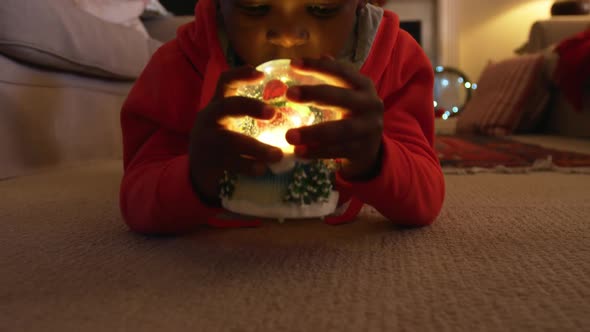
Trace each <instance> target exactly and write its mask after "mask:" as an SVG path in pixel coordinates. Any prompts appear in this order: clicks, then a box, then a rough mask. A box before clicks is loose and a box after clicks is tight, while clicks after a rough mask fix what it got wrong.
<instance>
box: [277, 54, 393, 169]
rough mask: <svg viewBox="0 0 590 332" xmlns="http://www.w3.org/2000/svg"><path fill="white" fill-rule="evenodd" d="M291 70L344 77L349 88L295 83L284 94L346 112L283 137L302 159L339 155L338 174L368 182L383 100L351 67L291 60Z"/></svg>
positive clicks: (376, 155) (377, 153)
mask: <svg viewBox="0 0 590 332" xmlns="http://www.w3.org/2000/svg"><path fill="white" fill-rule="evenodd" d="M291 66H292V67H293V68H294V69H295V70H301V71H310V72H319V73H321V74H324V75H328V76H331V77H334V78H336V79H340V80H344V81H345V82H346V83H348V85H350V87H351V89H345V88H340V87H334V86H330V85H317V86H305V85H302V86H295V87H291V88H290V89H289V90H288V91H287V98H289V99H291V100H293V101H298V102H310V103H313V104H316V105H326V106H336V107H339V108H342V109H345V110H346V111H347V113H346V114H345V115H344V117H343V119H342V120H338V121H332V122H325V123H320V124H317V125H314V126H310V127H303V128H298V129H292V130H289V131H288V132H287V141H288V142H289V143H290V144H293V145H295V146H296V148H295V154H297V155H299V156H300V157H302V158H309V159H316V158H318V159H323V158H344V159H345V160H344V161H345V162H344V163H343V167H342V170H341V175H342V176H343V177H344V178H345V179H347V180H368V179H370V178H372V177H374V176H376V175H377V174H378V172H379V166H380V161H381V144H382V141H381V135H382V133H383V108H384V106H383V102H382V100H381V99H380V98H379V96H378V95H377V91H376V90H375V87H374V86H373V82H372V81H371V80H370V79H369V78H368V77H365V76H364V75H362V74H361V73H359V72H358V71H357V70H355V69H354V68H351V67H349V66H347V65H345V64H342V63H338V62H336V61H334V60H333V59H331V58H328V57H322V59H304V60H294V61H292V62H291Z"/></svg>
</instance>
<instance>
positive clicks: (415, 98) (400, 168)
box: [337, 43, 445, 226]
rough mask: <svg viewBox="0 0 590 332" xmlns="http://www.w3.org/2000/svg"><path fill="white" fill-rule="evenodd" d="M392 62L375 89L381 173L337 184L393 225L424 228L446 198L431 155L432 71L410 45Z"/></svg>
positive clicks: (338, 178)
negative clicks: (380, 105)
mask: <svg viewBox="0 0 590 332" xmlns="http://www.w3.org/2000/svg"><path fill="white" fill-rule="evenodd" d="M390 63H391V64H395V65H391V66H389V67H388V71H387V73H386V75H384V77H383V81H382V82H381V84H380V86H378V90H379V94H380V96H381V98H382V99H383V102H384V105H385V113H384V119H383V121H384V129H383V136H382V158H381V165H380V172H379V174H378V175H377V176H376V177H375V178H373V179H372V180H370V181H367V182H347V181H345V180H344V179H342V178H341V177H339V176H338V177H337V185H338V186H339V188H340V190H341V191H342V192H344V193H346V194H347V195H348V196H354V197H356V198H358V199H359V200H361V201H363V202H364V203H366V204H369V205H371V206H373V207H374V208H376V209H377V210H378V211H379V212H380V213H381V214H383V215H384V216H385V217H386V218H388V219H389V220H391V221H392V222H394V223H396V224H399V225H406V226H421V225H428V224H430V223H432V222H433V221H434V220H435V219H436V217H437V216H438V214H439V213H440V210H441V208H442V203H443V200H444V195H445V184H444V177H443V174H442V170H441V167H440V164H439V161H438V158H437V156H436V153H435V151H434V112H433V106H432V105H433V97H432V96H433V85H434V72H433V69H432V67H431V65H430V61H429V60H428V59H427V58H426V56H425V55H424V53H423V52H422V51H421V50H420V49H419V47H418V46H416V45H415V44H412V43H406V44H405V45H399V47H398V49H397V50H396V52H395V53H394V55H393V59H392V60H391V61H390ZM396 86H397V87H399V88H392V87H396Z"/></svg>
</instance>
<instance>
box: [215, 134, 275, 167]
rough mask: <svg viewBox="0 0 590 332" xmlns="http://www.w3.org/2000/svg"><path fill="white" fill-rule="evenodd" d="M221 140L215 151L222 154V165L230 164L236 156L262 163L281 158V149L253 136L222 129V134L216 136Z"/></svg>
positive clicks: (273, 161) (272, 161)
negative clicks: (218, 148) (217, 149)
mask: <svg viewBox="0 0 590 332" xmlns="http://www.w3.org/2000/svg"><path fill="white" fill-rule="evenodd" d="M218 140H219V141H221V142H220V143H219V144H218V145H217V146H219V147H220V150H219V151H217V153H220V154H223V156H224V157H222V158H220V159H221V160H224V165H223V166H226V167H228V166H231V164H232V163H233V162H235V161H236V160H237V158H242V157H246V158H249V159H252V160H255V161H258V162H262V163H276V162H279V161H281V159H282V158H283V152H282V151H281V149H279V148H276V147H274V146H270V145H267V144H264V143H262V142H260V141H258V140H256V139H255V138H253V137H250V136H246V135H242V134H239V133H235V132H231V131H224V133H223V135H221V136H220V137H218Z"/></svg>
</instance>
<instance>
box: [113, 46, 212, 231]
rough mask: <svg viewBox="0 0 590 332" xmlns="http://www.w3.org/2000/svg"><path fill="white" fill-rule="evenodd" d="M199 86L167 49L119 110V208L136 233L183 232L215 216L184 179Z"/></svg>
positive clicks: (174, 50)
mask: <svg viewBox="0 0 590 332" xmlns="http://www.w3.org/2000/svg"><path fill="white" fill-rule="evenodd" d="M201 86H202V79H201V77H200V76H199V74H198V72H196V71H195V69H194V68H193V67H192V66H190V65H189V64H188V62H187V61H186V59H184V58H183V57H182V56H181V54H180V51H179V50H178V47H177V45H176V44H175V43H170V44H167V45H165V46H163V47H162V48H161V49H160V50H159V51H158V52H157V53H156V54H155V55H154V57H153V58H152V60H151V61H150V63H149V64H148V66H147V67H146V69H145V70H144V72H143V73H142V75H141V76H140V78H139V79H138V80H137V82H136V83H135V85H134V87H133V89H132V90H131V92H130V94H129V96H128V98H127V100H126V102H125V104H124V106H123V109H122V112H121V127H122V132H123V161H124V175H123V180H122V183H121V188H120V207H121V212H122V215H123V218H124V220H125V222H126V223H127V225H128V226H129V227H130V228H131V229H132V230H134V231H136V232H140V233H151V234H154V233H155V234H158V233H159V234H166V233H181V232H186V231H188V230H190V229H193V228H195V226H197V225H199V224H204V223H206V222H207V219H208V218H210V217H211V216H213V215H214V214H216V213H217V212H218V211H219V210H218V209H215V208H210V207H209V206H207V205H205V204H204V203H202V202H201V201H200V200H199V197H198V195H197V194H196V193H195V192H194V191H193V188H192V184H191V181H190V175H189V161H188V144H189V133H190V128H191V126H192V123H193V122H194V118H195V114H196V112H197V110H198V109H197V108H198V103H199V94H198V93H196V92H198V91H200V89H201Z"/></svg>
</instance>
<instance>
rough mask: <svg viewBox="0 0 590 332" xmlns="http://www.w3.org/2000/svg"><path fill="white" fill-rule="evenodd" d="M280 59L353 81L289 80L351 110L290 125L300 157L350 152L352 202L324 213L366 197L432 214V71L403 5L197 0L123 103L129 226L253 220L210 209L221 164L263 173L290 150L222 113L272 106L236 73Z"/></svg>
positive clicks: (343, 192)
mask: <svg viewBox="0 0 590 332" xmlns="http://www.w3.org/2000/svg"><path fill="white" fill-rule="evenodd" d="M278 58H289V59H293V60H292V62H291V65H292V66H294V67H297V68H299V69H303V70H309V71H317V72H321V73H324V74H327V75H331V76H334V77H337V78H339V79H342V80H345V81H346V82H347V83H348V84H349V85H350V86H351V89H341V88H335V87H331V86H316V87H310V86H300V87H292V88H290V89H289V91H288V92H287V97H288V98H289V99H291V100H295V101H313V102H316V103H321V104H326V105H333V106H340V107H343V108H345V109H346V110H347V111H348V115H347V116H346V117H345V118H344V119H342V120H340V121H335V122H329V123H324V124H320V125H315V126H311V127H306V128H299V129H294V130H291V131H289V132H287V140H288V141H289V143H291V144H293V145H295V146H296V154H298V155H299V156H300V157H302V158H342V159H343V160H345V163H344V164H343V167H342V169H341V171H340V172H339V173H338V174H337V180H336V181H337V182H336V186H337V189H338V190H339V192H340V196H341V204H342V210H345V212H344V213H343V214H342V215H340V216H335V217H331V218H328V219H327V222H329V223H333V224H336V223H341V222H346V221H350V220H351V219H353V218H354V217H355V216H356V214H357V213H358V212H359V210H360V208H361V207H362V205H363V204H364V203H366V204H370V205H372V206H373V207H375V208H376V209H377V210H378V211H379V212H381V213H382V214H383V215H384V216H385V217H386V218H388V219H390V220H391V221H393V222H395V223H397V224H400V225H410V226H418V225H426V224H430V223H431V222H432V221H434V219H435V218H436V216H437V215H438V213H439V212H440V209H441V206H442V202H443V198H444V179H443V175H442V172H441V169H440V165H439V163H438V159H437V156H436V154H435V153H434V149H433V140H434V128H433V127H434V113H433V109H432V95H433V93H432V89H433V80H434V78H433V76H434V74H433V71H432V67H431V65H430V63H429V61H428V59H427V58H426V56H425V55H424V53H423V51H422V50H421V48H420V47H419V45H418V44H417V43H416V42H415V41H414V40H413V39H412V38H411V37H410V35H409V34H407V33H406V32H404V31H402V30H400V29H399V21H398V18H397V16H396V15H395V14H393V13H391V12H388V11H383V10H382V9H380V8H377V7H374V6H371V5H367V3H366V1H365V0H321V1H319V0H312V1H310V0H256V1H253V0H201V1H199V3H198V4H197V7H196V10H195V21H194V22H192V23H190V24H187V25H185V26H183V27H181V28H180V29H179V30H178V34H177V38H176V39H175V40H173V41H172V42H170V43H168V44H166V45H164V46H163V47H162V48H161V49H160V50H158V52H157V53H156V54H155V55H154V56H153V58H152V60H151V61H150V63H149V64H148V66H147V67H146V69H145V70H144V72H143V73H142V75H141V77H140V78H139V80H138V81H137V83H136V84H135V86H134V88H133V90H132V91H131V93H130V95H129V97H128V99H127V101H126V103H125V105H124V106H123V110H122V115H121V121H122V128H123V140H124V142H123V143H124V167H125V175H124V178H123V182H122V185H121V210H122V213H123V217H124V219H125V221H126V223H127V224H128V225H129V227H130V228H131V229H133V230H135V231H138V232H143V233H178V232H184V231H188V230H190V229H193V228H194V227H195V226H196V225H199V224H205V223H209V224H215V225H217V226H251V223H250V222H247V221H245V222H239V221H237V222H236V221H232V222H230V221H227V222H225V223H220V222H219V221H217V222H213V221H214V220H216V219H215V218H214V217H215V216H216V215H217V214H218V213H220V212H221V209H220V208H219V206H220V205H219V200H218V198H217V194H218V193H217V190H218V181H219V179H220V178H221V176H222V174H223V171H224V170H228V171H232V172H238V173H246V174H251V175H257V174H263V173H264V172H265V171H266V167H265V165H266V164H267V163H270V162H277V161H279V160H280V159H281V158H282V154H281V151H280V150H278V149H276V148H274V147H271V146H267V145H264V144H262V143H260V142H258V141H256V140H254V139H252V138H250V137H247V136H244V135H240V134H236V133H233V132H229V131H227V130H224V129H223V127H222V126H220V125H219V121H220V120H221V119H222V118H224V117H226V116H234V115H249V116H252V117H257V118H261V119H270V118H272V116H273V114H274V110H273V109H272V108H270V107H268V106H266V105H265V104H264V103H262V102H260V101H257V100H253V99H248V98H244V97H235V96H233V97H232V96H231V95H232V91H233V90H234V89H235V87H236V86H237V85H238V84H239V83H240V82H244V81H252V80H257V79H259V78H261V76H262V74H261V73H259V72H257V71H256V70H254V69H253V67H252V66H257V65H259V64H261V63H263V62H266V61H268V60H272V59H278ZM334 58H337V61H336V60H334ZM359 70H360V71H359ZM245 156H246V157H245Z"/></svg>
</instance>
